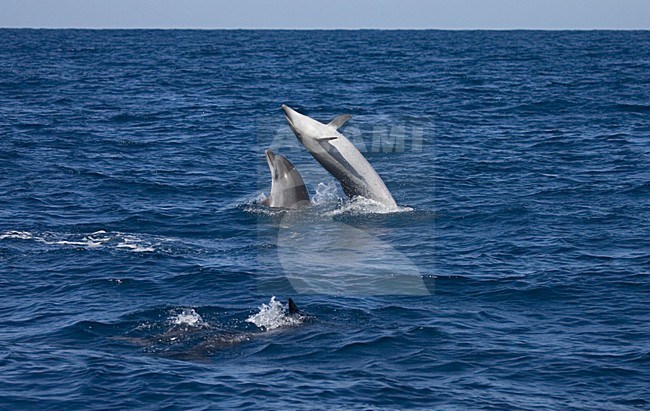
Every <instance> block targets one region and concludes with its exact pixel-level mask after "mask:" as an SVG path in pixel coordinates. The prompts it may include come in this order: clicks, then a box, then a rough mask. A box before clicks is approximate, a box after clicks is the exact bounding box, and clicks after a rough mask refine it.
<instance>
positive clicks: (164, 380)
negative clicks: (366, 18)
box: [0, 29, 650, 410]
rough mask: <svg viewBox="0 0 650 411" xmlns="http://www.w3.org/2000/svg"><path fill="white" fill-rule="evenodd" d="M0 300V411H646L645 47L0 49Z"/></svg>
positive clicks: (502, 35)
mask: <svg viewBox="0 0 650 411" xmlns="http://www.w3.org/2000/svg"><path fill="white" fill-rule="evenodd" d="M283 103H284V104H288V105H289V106H291V107H293V108H295V109H296V110H298V111H300V112H302V113H304V114H307V115H309V116H311V117H313V118H315V119H317V120H319V121H322V122H329V121H330V120H331V119H332V118H334V117H335V116H337V115H339V114H351V115H352V116H353V117H352V119H351V120H350V121H349V122H348V123H347V124H346V125H345V126H344V127H343V128H342V129H341V131H342V133H343V134H345V135H347V136H348V138H350V140H352V141H353V142H354V143H355V145H356V146H357V147H358V148H359V149H360V150H361V151H362V153H363V154H364V155H365V156H366V158H367V159H368V161H369V162H370V163H371V164H372V165H373V166H374V168H375V169H376V170H377V172H378V173H379V174H380V175H381V176H382V178H383V179H384V181H385V183H386V185H387V187H388V188H389V189H390V191H391V192H392V194H393V196H394V197H395V199H396V201H397V203H398V204H399V206H400V207H399V208H398V209H395V210H389V209H385V208H383V207H381V206H378V205H376V204H372V202H369V201H365V200H364V199H353V200H348V199H346V198H345V196H344V195H343V193H342V191H341V189H340V187H339V186H338V183H337V181H336V180H335V179H334V178H333V177H332V176H330V175H329V174H328V173H327V172H326V171H324V169H323V168H322V167H321V166H320V165H319V164H318V163H316V161H315V160H314V159H313V158H312V157H311V156H310V154H309V153H308V152H307V151H306V150H305V149H304V148H303V147H302V146H301V145H300V144H299V142H298V141H297V139H296V138H295V136H294V135H293V134H292V132H291V130H290V129H289V127H288V126H287V124H286V122H285V119H284V115H283V113H282V111H281V109H280V106H281V105H282V104H283ZM269 147H271V148H272V149H273V150H274V151H276V152H277V153H279V154H282V155H284V156H286V157H287V158H288V159H290V160H291V161H292V162H293V163H294V165H295V166H296V167H297V169H298V170H299V171H300V172H301V173H302V175H303V178H304V180H305V182H306V184H307V187H308V189H309V191H310V194H311V196H312V205H311V206H310V207H309V208H308V209H307V210H302V211H285V210H277V209H268V208H266V207H265V206H263V205H262V204H261V201H262V200H263V199H264V198H265V195H266V194H268V192H269V189H270V184H271V176H270V172H269V169H268V167H267V164H266V161H265V157H264V149H266V148H269ZM0 290H1V293H2V294H1V297H0V409H7V410H8V409H102V410H104V409H134V408H138V409H163V408H164V409H189V408H191V409H232V408H239V409H250V410H260V409H289V410H293V409H341V410H350V409H364V410H383V409H386V410H393V409H422V410H428V409H459V410H460V409H462V410H465V409H493V410H501V409H530V410H533V409H534V410H541V409H548V410H559V409H593V410H602V409H608V410H632V409H648V408H650V312H649V309H650V32H647V31H645V32H644V31H638V32H635V31H627V32H616V31H594V32H568V31H567V32H535V31H502V32H499V31H496V32H494V31H453V32H451V31H449V32H448V31H219V30H217V31H182V30H172V31H164V30H115V31H113V30H102V31H92V30H8V29H5V30H0ZM288 298H292V299H293V300H294V301H295V302H296V304H297V306H298V308H299V309H300V313H299V314H297V315H291V314H289V313H288V312H287V309H286V304H287V299H288Z"/></svg>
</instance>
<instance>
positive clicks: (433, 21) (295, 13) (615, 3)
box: [0, 0, 650, 29]
mask: <svg viewBox="0 0 650 411" xmlns="http://www.w3.org/2000/svg"><path fill="white" fill-rule="evenodd" d="M0 27H89V28H136V27H137V28H151V27H155V28H386V29H390V28H440V29H464V28H465V29H467V28H469V29H473V28H483V29H512V28H535V29H594V28H600V29H650V0H0Z"/></svg>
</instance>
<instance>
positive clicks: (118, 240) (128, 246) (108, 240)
mask: <svg viewBox="0 0 650 411" xmlns="http://www.w3.org/2000/svg"><path fill="white" fill-rule="evenodd" d="M5 239H7V240H14V239H18V240H32V241H35V242H38V243H41V244H46V245H56V246H66V247H80V248H89V249H97V248H103V247H108V248H115V249H122V250H126V251H131V252H154V251H156V248H155V246H158V245H160V244H161V242H162V241H165V240H163V239H159V238H157V240H158V241H156V242H155V243H153V242H151V241H145V240H142V239H140V238H138V237H136V236H134V235H129V234H124V233H120V232H112V233H108V232H106V231H104V230H99V231H95V232H93V233H91V234H87V235H83V236H80V235H76V234H62V233H51V232H45V233H41V234H39V235H36V234H33V233H30V232H28V231H15V230H13V231H7V232H5V233H2V234H0V240H5Z"/></svg>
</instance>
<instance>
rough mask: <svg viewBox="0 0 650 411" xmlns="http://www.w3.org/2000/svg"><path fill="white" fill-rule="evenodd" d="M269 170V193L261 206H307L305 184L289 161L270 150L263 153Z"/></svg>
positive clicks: (295, 207) (307, 198)
mask: <svg viewBox="0 0 650 411" xmlns="http://www.w3.org/2000/svg"><path fill="white" fill-rule="evenodd" d="M264 154H266V162H267V163H268V164H269V168H270V169H271V193H270V194H269V197H268V198H267V199H266V200H264V202H263V204H264V205H266V206H269V207H274V208H292V209H297V208H303V207H306V206H308V205H309V193H308V192H307V187H305V182H304V181H303V179H302V176H301V175H300V173H299V172H298V170H297V169H296V168H295V167H294V166H293V164H291V161H289V160H287V159H286V158H284V157H282V156H281V155H279V154H274V153H273V152H272V151H271V150H269V149H267V150H266V151H264Z"/></svg>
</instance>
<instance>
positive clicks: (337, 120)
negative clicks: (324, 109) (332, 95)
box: [328, 114, 352, 129]
mask: <svg viewBox="0 0 650 411" xmlns="http://www.w3.org/2000/svg"><path fill="white" fill-rule="evenodd" d="M351 118H352V116H351V115H349V114H341V115H340V116H336V117H334V120H332V121H330V122H329V124H328V126H332V127H334V128H335V129H338V128H340V127H342V126H343V124H345V123H346V122H347V121H348V120H349V119H351Z"/></svg>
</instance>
